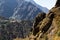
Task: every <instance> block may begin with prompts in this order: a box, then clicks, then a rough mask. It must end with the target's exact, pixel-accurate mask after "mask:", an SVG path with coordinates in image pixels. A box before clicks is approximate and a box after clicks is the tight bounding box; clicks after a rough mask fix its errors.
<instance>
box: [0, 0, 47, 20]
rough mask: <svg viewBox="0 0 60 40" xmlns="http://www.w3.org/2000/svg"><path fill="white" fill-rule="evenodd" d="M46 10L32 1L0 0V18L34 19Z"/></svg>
mask: <svg viewBox="0 0 60 40" xmlns="http://www.w3.org/2000/svg"><path fill="white" fill-rule="evenodd" d="M47 11H48V9H47V8H44V7H42V6H39V5H38V4H36V3H35V2H34V1H33V0H0V16H3V17H6V18H12V19H19V20H20V19H21V20H25V19H34V18H35V17H36V15H37V14H38V13H40V12H47Z"/></svg>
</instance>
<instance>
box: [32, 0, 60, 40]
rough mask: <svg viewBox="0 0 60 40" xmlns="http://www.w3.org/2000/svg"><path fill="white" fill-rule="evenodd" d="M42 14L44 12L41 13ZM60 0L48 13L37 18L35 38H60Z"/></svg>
mask: <svg viewBox="0 0 60 40" xmlns="http://www.w3.org/2000/svg"><path fill="white" fill-rule="evenodd" d="M40 15H42V14H40ZM59 29H60V0H57V3H56V5H55V7H53V8H52V9H51V10H50V11H49V13H48V14H46V15H45V14H43V15H42V16H39V14H38V16H37V17H36V19H35V23H34V25H33V35H34V36H36V38H34V40H57V39H58V40H60V30H59Z"/></svg>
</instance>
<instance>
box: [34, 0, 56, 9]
mask: <svg viewBox="0 0 60 40" xmlns="http://www.w3.org/2000/svg"><path fill="white" fill-rule="evenodd" d="M34 1H35V2H36V3H37V4H38V5H41V6H43V7H46V8H48V9H51V8H52V7H54V5H55V4H56V0H34Z"/></svg>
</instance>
